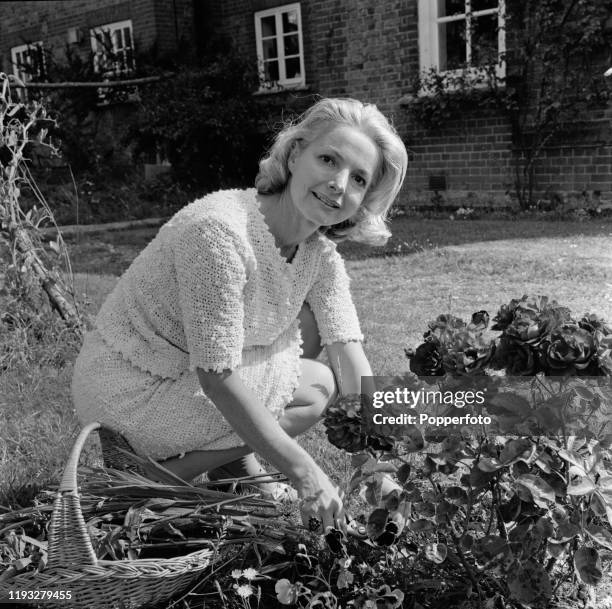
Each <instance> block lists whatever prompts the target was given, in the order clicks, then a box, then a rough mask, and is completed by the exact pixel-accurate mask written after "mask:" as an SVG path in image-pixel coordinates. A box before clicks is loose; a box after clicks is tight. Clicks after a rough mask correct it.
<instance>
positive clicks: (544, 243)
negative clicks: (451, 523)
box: [0, 217, 612, 512]
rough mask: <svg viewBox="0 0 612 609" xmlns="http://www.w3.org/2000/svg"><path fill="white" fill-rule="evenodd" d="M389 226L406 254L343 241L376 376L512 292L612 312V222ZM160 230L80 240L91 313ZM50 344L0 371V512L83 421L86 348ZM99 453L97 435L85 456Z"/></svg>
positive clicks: (331, 462)
mask: <svg viewBox="0 0 612 609" xmlns="http://www.w3.org/2000/svg"><path fill="white" fill-rule="evenodd" d="M391 228H392V230H393V231H394V237H393V240H392V241H391V243H390V244H389V245H388V247H387V248H386V253H387V254H390V253H392V252H397V251H399V252H401V255H386V256H385V255H383V256H380V255H379V256H371V257H367V255H368V254H371V253H373V252H368V250H367V249H364V248H357V247H355V246H354V245H350V246H348V247H347V246H342V248H341V249H342V250H343V251H344V253H345V255H346V258H347V269H348V272H349V274H350V276H351V278H352V291H353V296H354V300H355V303H356V306H357V309H358V312H359V314H360V319H361V323H362V329H363V332H364V334H365V336H366V341H365V350H366V353H367V355H368V357H369V359H370V362H371V364H372V367H373V369H374V372H375V374H395V373H401V372H403V371H405V370H406V369H407V364H408V362H407V360H406V358H405V356H404V353H403V350H404V348H405V347H408V346H412V347H414V346H416V345H417V344H418V342H419V340H420V338H421V337H422V334H423V332H424V330H425V329H426V327H427V322H428V321H429V320H431V319H433V318H434V317H436V316H437V315H438V314H439V313H443V312H451V313H453V314H455V315H458V316H463V317H469V316H470V314H471V313H472V312H474V311H477V310H481V309H485V310H487V311H488V312H489V313H490V314H491V316H493V315H494V314H495V312H496V311H497V309H498V307H499V306H500V305H501V304H503V303H506V302H508V301H509V300H510V299H511V298H517V297H520V296H522V295H523V294H525V293H536V294H547V295H549V296H551V297H554V298H556V299H557V300H558V301H559V302H561V303H563V304H565V305H567V306H569V307H570V308H571V309H572V311H573V312H574V313H575V314H578V315H579V314H582V313H585V312H587V311H588V312H593V313H598V314H599V315H601V316H604V317H605V318H607V319H612V248H610V237H612V223H610V222H597V223H596V222H585V223H571V222H535V221H534V222H525V221H506V222H504V221H461V222H453V221H450V220H448V221H447V220H422V219H420V220H419V219H414V218H407V217H402V218H397V219H395V220H394V222H393V224H392V226H391ZM154 233H155V231H154V230H151V229H146V230H138V231H128V232H114V233H106V234H100V235H97V236H94V237H91V236H81V237H80V238H79V239H76V238H75V239H71V241H70V250H71V255H72V264H73V268H74V271H75V276H74V285H75V291H76V293H77V295H78V296H79V298H80V299H81V300H83V301H84V302H86V303H87V305H86V306H87V307H88V312H89V314H90V315H92V316H93V315H94V314H95V312H96V311H97V309H98V308H99V306H100V304H101V303H102V301H103V300H104V298H105V296H106V295H107V294H108V292H109V291H110V290H111V289H112V287H113V286H114V284H115V283H116V281H117V277H118V275H119V274H120V273H121V272H122V271H123V270H124V269H125V268H126V267H127V265H128V264H129V263H130V261H131V260H132V259H133V257H134V256H135V255H136V254H137V253H138V251H140V250H141V249H142V247H144V245H145V244H146V243H147V242H148V240H150V239H151V238H152V236H153V235H154ZM402 244H404V246H403V247H401V248H399V249H398V246H401V245H402ZM0 340H2V338H1V337H0ZM1 346H2V345H1V344H0V347H1ZM46 348H47V349H48V351H49V353H50V355H53V356H54V357H49V358H47V361H46V362H44V363H43V364H42V365H41V364H40V363H39V362H36V361H34V362H30V363H28V364H24V365H21V366H17V367H15V369H11V370H8V371H5V372H4V373H3V374H2V375H0V413H1V414H0V417H1V418H0V512H1V511H2V508H3V506H4V508H5V509H9V508H14V507H16V506H18V505H27V504H28V503H29V502H31V500H32V499H33V497H34V495H35V494H36V492H37V490H38V489H39V488H41V487H43V488H45V487H49V486H51V485H52V484H53V483H54V481H57V479H58V477H59V475H60V473H61V471H62V469H63V467H64V464H65V460H66V456H67V453H68V451H69V449H70V447H71V446H72V443H73V441H74V438H75V435H76V430H77V428H78V425H77V422H76V420H75V417H74V414H73V411H72V407H71V400H70V389H69V387H70V378H71V372H72V362H73V360H74V357H75V355H76V352H75V350H74V349H72V350H71V349H70V347H66V346H65V345H64V344H63V343H62V338H61V336H58V337H57V340H56V342H55V343H50V344H48V345H47V346H46ZM54 350H57V351H58V352H60V355H61V357H59V356H57V354H56V353H55V352H54ZM58 362H59V363H58ZM301 442H302V443H303V445H304V446H305V447H306V448H307V449H308V450H309V451H310V452H311V453H312V454H313V456H315V458H316V459H317V460H318V461H319V462H320V463H321V464H322V465H323V467H324V468H325V469H326V471H327V472H328V473H329V474H330V476H331V477H332V478H333V479H335V480H336V481H337V482H338V483H339V484H340V485H342V486H344V485H346V483H347V481H348V476H349V472H350V469H351V468H350V461H349V458H348V457H347V455H346V454H344V453H342V452H340V451H338V450H337V449H335V448H334V447H332V446H331V445H329V444H328V443H327V442H326V441H325V436H324V430H323V427H322V426H321V425H319V426H317V427H316V428H315V429H313V430H311V431H310V432H309V433H308V434H306V435H305V436H304V437H303V438H302V439H301ZM98 459H99V452H98V447H97V445H96V442H95V441H92V442H90V444H89V446H88V449H87V450H86V452H85V455H84V461H85V462H89V463H95V462H97V461H98Z"/></svg>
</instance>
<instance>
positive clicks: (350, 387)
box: [325, 341, 375, 396]
mask: <svg viewBox="0 0 612 609" xmlns="http://www.w3.org/2000/svg"><path fill="white" fill-rule="evenodd" d="M325 348H326V351H327V357H328V359H329V363H330V365H331V367H332V370H333V371H334V375H335V377H336V383H337V384H338V393H339V394H340V395H341V396H343V395H349V394H351V393H366V394H368V395H371V394H372V392H373V391H374V390H375V387H374V381H373V379H372V368H371V367H370V364H369V362H368V360H367V358H366V355H365V353H364V351H363V346H362V344H361V343H360V342H358V341H350V342H347V343H340V342H337V343H332V344H331V345H326V347H325ZM362 377H368V378H367V379H362ZM362 381H363V383H362ZM362 384H363V386H362Z"/></svg>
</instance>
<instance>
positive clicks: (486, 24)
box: [471, 15, 498, 66]
mask: <svg viewBox="0 0 612 609" xmlns="http://www.w3.org/2000/svg"><path fill="white" fill-rule="evenodd" d="M497 55H498V48H497V15H487V16H483V17H478V18H477V19H474V20H473V21H472V61H471V64H472V65H474V66H482V65H485V64H491V63H495V62H496V61H497Z"/></svg>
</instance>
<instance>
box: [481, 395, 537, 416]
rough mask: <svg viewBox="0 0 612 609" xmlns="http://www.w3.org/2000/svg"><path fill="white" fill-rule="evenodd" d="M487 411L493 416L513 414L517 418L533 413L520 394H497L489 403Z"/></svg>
mask: <svg viewBox="0 0 612 609" xmlns="http://www.w3.org/2000/svg"><path fill="white" fill-rule="evenodd" d="M487 410H488V411H489V412H491V413H493V414H504V415H506V414H513V415H516V416H517V417H521V418H524V417H527V416H529V414H530V412H531V406H530V405H529V402H528V401H527V400H526V399H525V398H524V397H523V396H521V395H519V394H518V393H511V392H502V393H496V394H495V395H494V396H492V397H491V398H490V399H489V401H488V402H487Z"/></svg>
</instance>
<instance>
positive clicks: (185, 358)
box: [96, 189, 363, 378]
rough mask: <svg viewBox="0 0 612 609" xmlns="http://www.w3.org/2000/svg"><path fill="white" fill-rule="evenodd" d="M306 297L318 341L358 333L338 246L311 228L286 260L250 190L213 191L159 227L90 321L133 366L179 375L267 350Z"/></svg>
mask: <svg viewBox="0 0 612 609" xmlns="http://www.w3.org/2000/svg"><path fill="white" fill-rule="evenodd" d="M304 302H308V303H309V304H310V306H311V308H312V310H313V313H314V315H315V318H316V320H317V323H318V326H319V331H320V334H321V340H322V343H323V344H330V343H333V342H348V341H352V340H362V338H363V336H362V334H361V331H360V328H359V322H358V319H357V314H356V311H355V307H354V305H353V302H352V299H351V296H350V291H349V278H348V275H347V273H346V271H345V268H344V263H343V260H342V258H341V256H340V255H339V254H338V252H337V251H336V246H335V244H334V243H333V242H331V241H330V240H329V239H328V238H327V237H325V236H323V235H321V234H318V233H317V234H314V235H312V236H310V237H309V238H308V239H307V240H306V241H305V242H304V243H302V244H301V245H300V246H299V248H298V250H297V252H296V255H295V257H294V259H293V260H292V262H291V263H287V261H286V260H285V258H283V257H282V256H281V254H280V251H279V250H278V248H277V247H276V245H275V242H274V237H273V236H272V234H271V233H270V231H269V229H268V226H267V225H266V223H265V220H264V217H263V215H262V213H261V212H260V210H259V202H258V199H257V193H256V191H255V190H253V189H250V190H246V191H242V190H228V191H219V192H216V193H213V194H210V195H208V196H206V197H204V198H202V199H199V200H197V201H195V202H194V203H192V204H190V205H188V206H187V207H185V208H183V209H182V210H181V211H179V212H178V213H177V214H176V215H175V216H174V217H173V218H172V219H171V220H170V221H169V222H167V223H166V224H165V225H164V226H163V227H162V228H161V229H160V231H159V233H158V234H157V236H156V237H155V238H154V239H153V240H152V241H151V243H149V245H148V246H147V247H146V248H145V249H144V250H143V251H142V252H141V253H140V255H139V256H138V257H137V258H136V259H135V260H134V262H133V263H132V265H131V266H130V268H129V269H128V270H127V271H126V272H125V273H124V275H123V276H122V277H121V279H120V280H119V282H118V283H117V285H116V287H115V289H114V290H113V292H112V293H111V294H110V296H109V297H108V299H107V300H106V302H105V303H104V305H103V306H102V308H101V310H100V313H99V314H98V317H97V319H96V328H97V329H98V331H99V332H100V334H101V336H102V338H103V339H104V341H105V343H106V344H107V345H108V346H109V347H110V348H111V349H112V350H113V351H117V352H119V353H121V354H122V356H123V357H124V358H125V359H127V360H129V361H130V362H131V363H132V364H133V365H135V366H137V367H138V368H141V369H142V370H145V371H148V372H150V373H151V374H154V375H158V376H160V377H162V378H178V377H179V376H180V374H181V373H183V372H184V371H185V370H187V369H190V370H195V368H196V367H198V368H202V369H204V370H213V371H222V370H224V369H231V370H233V369H236V368H237V367H240V365H241V363H242V362H243V361H244V358H248V360H250V361H252V359H253V357H255V358H256V359H257V353H258V352H260V353H261V356H262V357H265V356H266V353H268V354H269V353H270V349H272V352H273V351H274V343H275V341H276V340H277V339H279V338H280V337H281V336H282V335H285V336H287V332H288V330H289V329H290V326H292V325H294V324H295V320H296V318H297V316H298V314H299V312H300V309H301V307H302V304H303V303H304ZM262 347H268V348H264V349H262Z"/></svg>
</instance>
